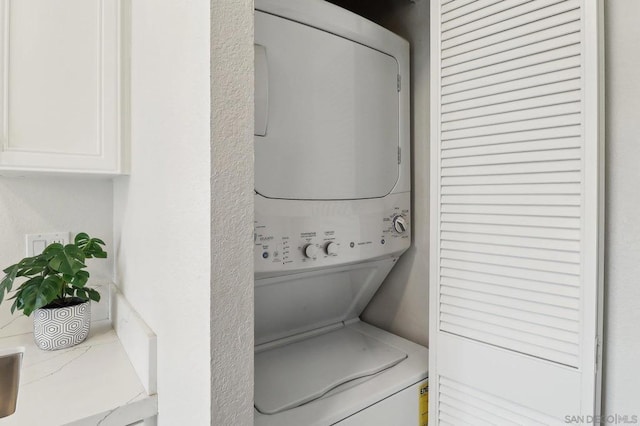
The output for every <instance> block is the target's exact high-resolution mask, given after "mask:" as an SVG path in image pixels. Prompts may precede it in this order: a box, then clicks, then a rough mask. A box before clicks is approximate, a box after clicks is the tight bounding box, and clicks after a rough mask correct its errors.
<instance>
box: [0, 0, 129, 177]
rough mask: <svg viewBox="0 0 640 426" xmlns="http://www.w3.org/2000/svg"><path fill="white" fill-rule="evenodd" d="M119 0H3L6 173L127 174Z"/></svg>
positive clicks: (1, 114)
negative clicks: (124, 159) (124, 162)
mask: <svg viewBox="0 0 640 426" xmlns="http://www.w3.org/2000/svg"><path fill="white" fill-rule="evenodd" d="M121 17H122V11H121V2H120V0H58V1H50V0H0V101H1V102H0V171H11V170H16V171H42V172H76V173H77V172H80V173H96V174H118V173H122V172H123V161H122V159H123V139H124V138H123V127H124V126H123V124H122V123H123V120H122V117H123V104H124V103H123V100H124V97H123V90H122V89H123V87H122V86H123V85H122V76H123V68H122V63H123V61H122V60H121V58H122V57H123V55H122V39H123V37H121V35H122V34H121V33H122V31H121V29H122V27H123V26H122V19H121Z"/></svg>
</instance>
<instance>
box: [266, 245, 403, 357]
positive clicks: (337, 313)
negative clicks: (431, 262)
mask: <svg viewBox="0 0 640 426" xmlns="http://www.w3.org/2000/svg"><path fill="white" fill-rule="evenodd" d="M395 261H396V258H395V257H391V258H386V259H383V260H378V261H375V262H365V263H362V264H358V265H350V266H345V267H338V268H333V269H323V270H320V271H314V272H305V273H301V274H294V275H287V276H284V277H275V278H267V279H262V280H256V281H255V290H254V297H255V302H254V303H255V308H254V310H255V342H256V344H263V343H266V342H270V341H274V340H277V339H280V338H285V337H288V336H292V335H295V334H299V333H303V332H306V331H311V330H315V329H318V328H321V327H325V326H329V325H332V324H336V323H339V322H341V321H346V320H349V319H353V318H357V317H358V315H360V313H361V312H362V311H363V310H364V308H365V307H366V306H367V304H368V303H369V301H370V300H371V298H372V297H373V295H374V294H375V292H376V291H377V290H378V287H380V284H381V283H382V281H384V278H385V277H386V276H387V274H388V273H389V271H390V270H391V268H392V267H393V265H394V264H395Z"/></svg>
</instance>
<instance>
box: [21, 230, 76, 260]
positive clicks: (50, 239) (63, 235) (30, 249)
mask: <svg viewBox="0 0 640 426" xmlns="http://www.w3.org/2000/svg"><path fill="white" fill-rule="evenodd" d="M26 241H27V244H26V245H27V257H31V256H37V255H39V254H40V253H42V252H43V251H44V249H45V247H47V246H48V245H49V244H53V243H60V244H62V245H65V244H69V232H54V233H49V234H27V240H26Z"/></svg>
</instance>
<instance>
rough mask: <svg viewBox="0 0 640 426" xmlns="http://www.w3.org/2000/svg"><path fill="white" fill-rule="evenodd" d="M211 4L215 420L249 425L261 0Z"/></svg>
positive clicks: (212, 418)
mask: <svg viewBox="0 0 640 426" xmlns="http://www.w3.org/2000/svg"><path fill="white" fill-rule="evenodd" d="M211 6H212V7H211V9H212V10H211V17H212V22H211V102H212V114H211V121H212V123H211V158H212V174H213V176H212V180H211V194H212V197H211V218H212V222H211V223H212V230H211V231H212V232H211V255H212V257H211V357H212V369H211V370H212V371H211V374H212V384H213V386H212V390H211V392H212V395H211V396H212V417H211V420H212V421H211V423H212V424H213V425H220V426H223V425H234V426H242V425H247V426H249V425H252V424H253V1H251V0H214V1H212V3H211ZM183 424H184V423H183Z"/></svg>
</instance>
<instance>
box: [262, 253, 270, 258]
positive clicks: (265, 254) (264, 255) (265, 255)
mask: <svg viewBox="0 0 640 426" xmlns="http://www.w3.org/2000/svg"><path fill="white" fill-rule="evenodd" d="M268 257H269V253H267V252H266V251H265V252H264V253H262V258H263V259H267V258H268Z"/></svg>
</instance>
